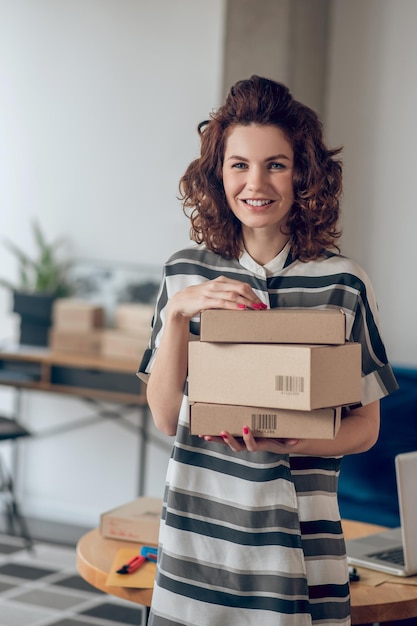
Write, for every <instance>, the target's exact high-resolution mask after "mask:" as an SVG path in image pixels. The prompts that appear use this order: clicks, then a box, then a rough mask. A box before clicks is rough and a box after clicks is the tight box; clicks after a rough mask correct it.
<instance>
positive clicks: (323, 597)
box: [140, 76, 396, 626]
mask: <svg viewBox="0 0 417 626" xmlns="http://www.w3.org/2000/svg"><path fill="white" fill-rule="evenodd" d="M199 133H200V137H201V154H200V157H199V158H197V159H196V160H195V161H193V162H192V163H191V164H190V166H189V167H188V169H187V171H186V173H185V174H184V176H183V178H182V179H181V183H180V189H181V193H182V200H183V204H184V208H185V210H190V219H191V235H192V239H193V240H194V241H195V242H196V244H197V245H194V246H192V247H190V248H187V249H185V250H181V251H180V252H178V253H176V254H174V255H173V256H172V257H171V258H170V259H169V260H168V262H167V263H166V265H165V274H164V279H163V282H162V286H161V290H160V293H159V297H158V303H157V307H156V314H155V318H154V325H153V333H152V338H151V342H150V348H149V350H148V351H147V352H146V354H145V356H144V359H143V361H142V364H141V367H140V371H141V372H142V374H143V375H147V374H149V373H150V372H152V373H151V375H150V376H149V379H148V387H147V397H148V402H149V406H150V408H151V411H152V414H153V417H154V420H155V424H156V426H157V427H158V428H159V429H160V430H161V431H163V432H165V433H166V434H168V435H175V436H176V439H175V444H174V447H173V451H172V456H171V460H170V463H169V467H168V474H167V485H166V492H165V497H164V512H163V516H162V517H163V519H162V521H161V531H160V549H159V563H158V574H157V579H156V584H155V591H154V598H153V605H152V608H151V613H150V619H149V624H150V625H151V626H162V625H163V626H172V625H174V624H175V625H184V626H185V625H186V626H191V625H192V626H226V625H230V626H243V625H245V624H248V625H252V624H253V625H255V624H256V625H259V624H262V626H284V625H285V626H304V625H305V626H307V625H311V624H321V623H326V624H332V625H334V624H343V625H346V624H350V617H349V614H350V607H349V584H348V571H347V564H346V557H345V548H344V541H343V536H342V530H341V524H340V516H339V511H338V505H337V497H336V489H337V477H338V472H339V468H340V462H341V458H342V456H343V455H344V454H353V453H358V452H363V451H365V450H367V449H369V448H370V447H371V446H372V445H373V444H374V443H375V441H376V439H377V436H378V429H379V400H380V398H381V397H383V396H384V395H386V394H387V393H389V392H391V391H393V390H394V389H395V388H396V382H395V379H394V377H393V374H392V370H391V367H390V365H389V363H388V361H387V357H386V353H385V349H384V345H383V342H382V339H381V334H380V330H379V322H378V314H377V306H376V303H375V297H374V293H373V289H372V286H371V284H370V282H369V279H368V277H367V276H366V274H365V273H364V271H363V270H362V269H361V268H360V267H359V266H358V265H357V264H356V263H354V262H353V261H351V260H349V259H347V258H345V257H343V256H341V255H340V254H339V252H338V248H337V246H336V242H337V239H338V237H339V236H340V232H339V231H338V229H337V221H338V217H339V197H340V193H341V165H340V162H339V161H338V160H337V158H336V157H337V154H338V153H339V150H329V149H328V148H326V146H325V145H324V142H323V137H322V127H321V124H320V122H319V120H318V118H317V116H316V114H315V113H314V112H313V111H311V110H310V109H309V108H308V107H306V106H304V105H302V104H300V103H298V102H296V101H295V100H294V99H293V98H292V96H291V94H290V93H289V91H288V89H287V88H286V87H285V86H284V85H281V84H279V83H276V82H273V81H270V80H267V79H264V78H260V77H257V76H253V77H252V78H251V79H249V80H244V81H240V82H239V83H237V84H236V85H235V86H234V87H232V89H231V91H230V93H229V95H228V97H227V99H226V102H225V104H224V105H223V106H222V107H221V108H220V109H218V110H217V111H215V112H214V113H213V114H212V115H211V118H210V120H209V121H206V122H203V123H202V124H200V126H199ZM273 307H315V308H334V307H336V308H342V309H343V310H344V311H345V313H346V320H347V331H346V339H348V340H351V341H358V342H361V344H362V355H363V362H362V369H363V374H362V398H361V404H360V405H358V406H355V407H349V409H346V411H345V416H344V419H343V420H342V425H341V428H340V430H339V432H338V434H337V436H336V438H335V439H334V440H326V441H324V440H293V439H292V440H289V439H287V440H285V439H263V438H260V439H255V438H254V437H253V435H252V433H251V431H250V429H249V428H247V427H245V428H244V430H243V432H242V437H239V438H236V437H233V436H231V434H230V433H228V432H226V431H222V432H221V433H219V437H204V438H198V437H194V436H191V435H190V434H189V429H188V417H187V398H186V378H187V348H188V341H189V336H190V333H191V334H192V335H198V334H199V313H200V312H201V311H202V310H204V309H208V308H224V309H241V308H254V309H264V308H273ZM248 367H250V364H248Z"/></svg>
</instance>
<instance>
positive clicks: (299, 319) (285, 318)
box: [188, 309, 361, 439]
mask: <svg viewBox="0 0 417 626" xmlns="http://www.w3.org/2000/svg"><path fill="white" fill-rule="evenodd" d="M360 392H361V346H360V344H357V343H346V342H345V316H344V313H343V312H342V311H340V310H319V309H317V310H316V309H291V310H285V309H272V310H268V311H249V310H246V311H226V310H212V311H204V312H203V313H202V314H201V336H200V341H196V342H190V345H189V371H188V398H189V412H190V427H191V433H192V434H204V435H219V433H220V431H221V430H222V429H224V430H228V431H229V432H231V433H232V434H235V435H241V433H242V428H243V426H245V425H247V426H250V427H251V428H252V429H253V430H254V432H255V434H256V435H258V436H263V437H268V436H269V437H304V438H305V437H307V436H308V437H309V438H323V439H324V438H334V437H335V435H336V433H337V430H338V428H339V426H340V416H341V406H343V405H346V404H354V403H357V402H359V401H360Z"/></svg>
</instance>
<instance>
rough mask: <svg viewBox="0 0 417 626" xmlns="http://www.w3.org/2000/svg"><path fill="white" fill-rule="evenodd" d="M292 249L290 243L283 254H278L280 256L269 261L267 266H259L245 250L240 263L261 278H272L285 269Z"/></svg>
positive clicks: (283, 249) (286, 245)
mask: <svg viewBox="0 0 417 626" xmlns="http://www.w3.org/2000/svg"><path fill="white" fill-rule="evenodd" d="M290 248H291V244H290V242H289V241H288V242H287V243H286V244H285V246H284V247H283V248H282V250H281V252H278V254H277V255H276V256H275V257H274V258H273V259H271V260H270V261H268V263H265V265H259V263H257V262H256V261H255V260H254V259H253V258H252V257H251V256H250V254H249V252H247V251H246V250H245V248H244V249H243V252H242V254H241V255H240V258H239V263H240V264H241V265H242V266H243V267H245V268H246V269H247V270H249V271H250V272H252V273H253V274H256V275H257V276H260V277H261V278H267V277H268V276H271V275H272V274H275V273H276V272H279V271H280V270H282V269H283V267H284V265H285V262H286V260H287V257H288V254H289V251H290Z"/></svg>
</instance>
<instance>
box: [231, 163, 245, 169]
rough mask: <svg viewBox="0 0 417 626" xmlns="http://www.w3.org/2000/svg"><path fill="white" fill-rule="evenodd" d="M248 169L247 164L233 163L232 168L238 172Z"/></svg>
mask: <svg viewBox="0 0 417 626" xmlns="http://www.w3.org/2000/svg"><path fill="white" fill-rule="evenodd" d="M245 167H246V163H233V165H232V168H234V169H236V170H243V169H244V168H245Z"/></svg>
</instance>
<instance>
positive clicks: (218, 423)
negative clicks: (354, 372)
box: [189, 402, 342, 439]
mask: <svg viewBox="0 0 417 626" xmlns="http://www.w3.org/2000/svg"><path fill="white" fill-rule="evenodd" d="M341 413H342V410H341V408H340V407H336V408H328V409H316V410H315V411H292V410H290V409H271V408H269V407H249V406H237V405H234V404H233V405H232V404H208V403H203V402H195V403H193V402H190V403H189V415H190V432H191V434H192V435H214V436H219V435H220V432H221V431H222V430H227V431H228V432H229V433H230V434H231V435H237V436H242V428H243V427H244V426H249V428H250V429H251V430H252V432H253V434H254V436H255V437H286V438H293V437H294V438H296V439H334V437H335V436H336V434H337V432H338V430H339V427H340V421H341Z"/></svg>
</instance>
